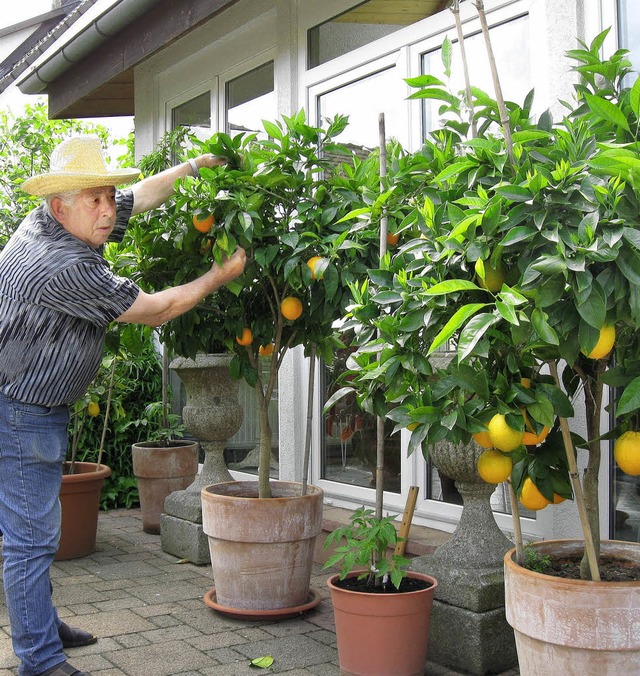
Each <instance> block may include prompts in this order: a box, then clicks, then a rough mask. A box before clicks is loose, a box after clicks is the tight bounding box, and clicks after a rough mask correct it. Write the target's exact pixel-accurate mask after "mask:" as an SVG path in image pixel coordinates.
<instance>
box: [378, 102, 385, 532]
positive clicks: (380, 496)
mask: <svg viewBox="0 0 640 676" xmlns="http://www.w3.org/2000/svg"><path fill="white" fill-rule="evenodd" d="M378 133H379V147H380V191H381V192H382V190H384V185H383V181H384V178H385V177H386V175H387V137H386V130H385V122H384V113H380V115H379V116H378ZM386 252H387V216H386V215H385V214H384V213H383V215H382V218H381V219H380V259H382V257H383V256H384V255H385V253H386ZM383 501H384V418H380V417H378V419H377V421H376V518H377V519H381V518H382V503H383Z"/></svg>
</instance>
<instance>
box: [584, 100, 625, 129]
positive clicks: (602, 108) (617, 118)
mask: <svg viewBox="0 0 640 676" xmlns="http://www.w3.org/2000/svg"><path fill="white" fill-rule="evenodd" d="M584 98H585V101H586V102H587V105H588V106H589V108H590V109H591V112H592V113H594V114H595V115H597V116H598V117H601V118H603V119H604V120H607V121H608V122H611V123H612V124H615V125H617V126H618V127H621V128H622V129H624V130H625V131H630V129H629V122H628V120H627V118H626V116H625V114H624V113H623V112H622V111H621V110H620V108H618V106H616V105H615V104H614V103H611V101H607V99H604V98H602V97H601V96H596V95H595V94H585V95H584Z"/></svg>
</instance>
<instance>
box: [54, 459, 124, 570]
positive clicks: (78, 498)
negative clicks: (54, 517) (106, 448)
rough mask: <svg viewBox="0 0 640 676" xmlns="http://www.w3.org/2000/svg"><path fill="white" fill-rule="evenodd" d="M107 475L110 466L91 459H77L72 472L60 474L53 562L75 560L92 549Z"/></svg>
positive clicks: (109, 471) (94, 545)
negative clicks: (57, 538) (57, 537)
mask: <svg viewBox="0 0 640 676" xmlns="http://www.w3.org/2000/svg"><path fill="white" fill-rule="evenodd" d="M65 466H68V463H65ZM110 475H111V468H110V467H107V466H106V465H102V464H101V465H98V464H96V463H94V462H76V463H75V472H74V474H63V475H62V485H61V487H60V506H61V508H62V528H61V531H60V543H59V544H58V551H57V553H56V555H55V560H56V561H67V560H68V559H78V558H80V557H82V556H88V555H89V554H93V552H94V551H95V549H96V535H97V532H98V512H99V511H100V493H101V491H102V486H103V484H104V480H105V479H106V478H107V477H108V476H110Z"/></svg>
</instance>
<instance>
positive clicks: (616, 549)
mask: <svg viewBox="0 0 640 676" xmlns="http://www.w3.org/2000/svg"><path fill="white" fill-rule="evenodd" d="M531 546H533V547H535V549H536V550H537V551H538V552H540V554H541V555H543V556H544V555H546V554H549V555H551V554H553V555H556V554H561V555H567V556H578V557H580V556H581V555H582V552H583V550H584V543H583V542H582V541H581V540H549V541H545V542H536V543H533V544H532V545H531ZM601 554H602V555H605V556H616V557H621V558H624V559H627V560H632V561H638V560H640V545H638V543H633V542H618V541H603V542H602V546H601ZM504 571H505V580H504V582H505V597H506V615H507V622H509V624H510V625H511V626H512V627H513V629H514V631H515V636H516V647H517V650H518V662H519V664H520V674H521V676H539V675H540V674H638V673H640V631H638V626H639V624H640V582H592V581H587V580H571V579H565V578H560V577H554V576H551V575H542V574H541V573H536V572H534V571H531V570H527V569H526V568H522V567H521V566H519V565H518V564H517V563H516V562H515V549H511V550H510V551H508V552H507V554H506V555H505V557H504Z"/></svg>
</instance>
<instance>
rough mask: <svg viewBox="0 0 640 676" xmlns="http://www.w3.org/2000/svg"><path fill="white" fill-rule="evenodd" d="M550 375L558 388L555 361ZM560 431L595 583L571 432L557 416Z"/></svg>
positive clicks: (594, 556)
mask: <svg viewBox="0 0 640 676" xmlns="http://www.w3.org/2000/svg"><path fill="white" fill-rule="evenodd" d="M547 363H548V364H549V369H550V371H551V375H552V376H553V379H554V381H555V383H556V386H557V387H560V378H559V377H558V366H557V364H556V362H555V361H548V362H547ZM559 420H560V430H561V431H562V441H563V442H564V450H565V453H566V454H567V463H568V464H569V476H570V477H571V484H572V486H573V493H574V495H575V497H576V504H577V505H578V514H579V515H580V524H581V526H582V532H583V534H584V546H585V553H586V555H587V561H588V563H589V570H590V571H591V579H592V580H593V581H595V582H597V581H599V580H600V570H599V568H598V556H597V554H596V549H595V547H594V544H593V534H592V533H591V526H590V525H589V517H588V516H587V508H586V505H585V502H584V493H583V492H582V484H581V483H580V477H579V476H578V465H577V463H576V454H575V451H574V448H573V442H572V441H571V432H570V431H569V423H568V422H567V419H566V418H563V417H562V416H559Z"/></svg>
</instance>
